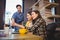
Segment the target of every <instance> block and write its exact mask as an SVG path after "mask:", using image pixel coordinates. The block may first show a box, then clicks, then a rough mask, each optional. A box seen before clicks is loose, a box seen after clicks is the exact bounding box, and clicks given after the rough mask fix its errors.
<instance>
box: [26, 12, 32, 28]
mask: <svg viewBox="0 0 60 40" xmlns="http://www.w3.org/2000/svg"><path fill="white" fill-rule="evenodd" d="M25 26H26V27H28V28H30V27H31V26H32V16H31V11H29V12H28V13H27V22H26V25H25Z"/></svg>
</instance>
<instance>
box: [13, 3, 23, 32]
mask: <svg viewBox="0 0 60 40" xmlns="http://www.w3.org/2000/svg"><path fill="white" fill-rule="evenodd" d="M16 8H17V12H15V13H14V14H13V16H12V26H13V27H14V28H15V31H18V30H19V28H24V27H23V26H22V21H23V20H24V15H23V13H22V12H21V9H22V7H21V5H19V4H18V5H16Z"/></svg>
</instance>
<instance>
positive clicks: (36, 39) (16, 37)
mask: <svg viewBox="0 0 60 40" xmlns="http://www.w3.org/2000/svg"><path fill="white" fill-rule="evenodd" d="M7 39H9V40H10V39H12V40H42V37H40V36H36V35H33V34H30V33H28V34H25V35H20V34H11V35H9V36H6V37H0V40H7Z"/></svg>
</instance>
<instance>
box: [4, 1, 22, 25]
mask: <svg viewBox="0 0 60 40" xmlns="http://www.w3.org/2000/svg"><path fill="white" fill-rule="evenodd" d="M17 4H20V5H21V6H22V0H6V8H5V24H9V23H10V20H11V17H12V15H13V13H14V12H16V11H17V10H16V5H17Z"/></svg>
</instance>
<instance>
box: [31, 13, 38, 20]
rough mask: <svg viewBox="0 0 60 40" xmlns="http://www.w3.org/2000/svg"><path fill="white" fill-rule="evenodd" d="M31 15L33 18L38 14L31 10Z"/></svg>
mask: <svg viewBox="0 0 60 40" xmlns="http://www.w3.org/2000/svg"><path fill="white" fill-rule="evenodd" d="M31 15H32V18H33V20H34V19H36V18H37V17H38V14H36V13H35V12H32V13H31Z"/></svg>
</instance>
